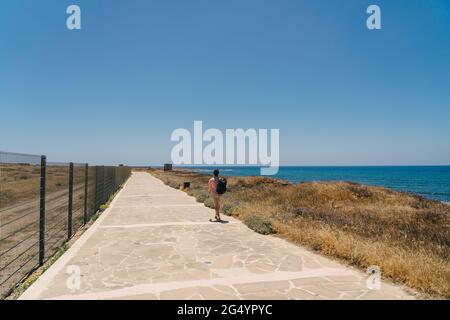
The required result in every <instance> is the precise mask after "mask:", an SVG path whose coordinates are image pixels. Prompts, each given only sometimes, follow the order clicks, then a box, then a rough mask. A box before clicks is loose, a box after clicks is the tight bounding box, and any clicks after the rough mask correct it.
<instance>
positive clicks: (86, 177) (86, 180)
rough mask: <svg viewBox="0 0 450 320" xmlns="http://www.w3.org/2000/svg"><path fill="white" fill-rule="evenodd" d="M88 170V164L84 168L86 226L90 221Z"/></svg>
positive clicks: (84, 219)
mask: <svg viewBox="0 0 450 320" xmlns="http://www.w3.org/2000/svg"><path fill="white" fill-rule="evenodd" d="M88 170H89V165H88V164H87V163H86V164H85V166H84V216H83V221H84V224H86V223H87V220H88V207H87V198H88V182H89V181H88Z"/></svg>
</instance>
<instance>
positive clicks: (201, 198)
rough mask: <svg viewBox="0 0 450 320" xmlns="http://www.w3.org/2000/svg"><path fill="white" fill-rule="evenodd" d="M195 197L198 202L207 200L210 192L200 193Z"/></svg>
mask: <svg viewBox="0 0 450 320" xmlns="http://www.w3.org/2000/svg"><path fill="white" fill-rule="evenodd" d="M195 199H196V200H197V202H205V200H206V199H208V194H206V193H198V194H197V195H196V196H195Z"/></svg>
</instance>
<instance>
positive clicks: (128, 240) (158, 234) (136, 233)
mask: <svg viewBox="0 0 450 320" xmlns="http://www.w3.org/2000/svg"><path fill="white" fill-rule="evenodd" d="M212 216H213V210H211V209H208V208H206V207H204V206H203V205H202V204H198V203H196V202H195V200H194V199H193V198H192V197H189V196H187V195H186V194H185V193H183V192H181V191H179V190H175V189H172V188H170V187H168V186H166V185H164V184H163V183H162V182H161V181H160V180H158V179H156V178H154V177H153V176H151V175H149V174H147V173H143V172H141V173H133V175H132V176H131V178H130V179H129V180H128V182H127V183H126V185H125V187H124V188H123V189H122V190H121V191H120V193H119V194H118V195H117V196H116V198H115V199H114V200H113V202H112V204H111V206H110V207H109V209H107V210H106V211H105V212H104V213H103V214H102V215H101V216H100V218H99V219H98V220H97V221H96V222H95V223H94V225H93V226H92V227H91V228H89V230H87V231H86V232H85V233H84V234H83V235H82V236H81V237H80V239H79V240H77V241H76V242H75V243H74V244H73V246H72V247H71V248H70V249H69V250H68V251H67V252H66V253H65V254H64V255H63V256H62V257H61V258H60V259H58V261H57V262H56V263H54V264H53V265H52V266H51V267H50V268H49V269H48V270H47V271H46V272H45V273H44V274H43V275H42V276H41V277H40V278H39V280H38V281H36V282H35V283H34V284H33V285H32V286H31V287H30V288H29V289H28V290H27V291H26V292H25V293H24V294H23V295H22V296H21V297H20V299H410V298H413V296H411V295H410V293H407V292H405V291H404V290H402V289H401V288H399V287H396V286H393V285H390V284H388V283H384V282H383V283H382V285H381V289H380V290H369V289H368V288H367V285H366V275H365V274H364V273H362V272H359V271H357V270H354V269H351V268H348V267H346V266H344V265H341V264H339V263H337V262H334V261H332V260H330V259H328V258H325V257H322V256H320V255H317V254H314V253H311V252H309V251H307V250H305V249H303V248H301V247H298V246H296V245H294V244H291V243H288V242H287V241H284V240H282V239H279V238H277V237H274V236H263V235H259V234H257V233H255V232H253V231H251V230H250V229H248V228H247V227H246V226H245V225H243V224H242V223H240V222H239V221H238V220H236V219H233V218H229V217H226V220H229V223H228V224H217V223H210V222H208V219H209V218H211V217H212ZM78 270H79V271H80V276H81V277H80V278H79V279H80V282H79V284H80V285H79V288H78V286H77V282H76V281H74V279H75V280H76V275H77V271H78ZM70 272H72V273H70ZM68 284H69V286H68ZM69 288H71V289H69Z"/></svg>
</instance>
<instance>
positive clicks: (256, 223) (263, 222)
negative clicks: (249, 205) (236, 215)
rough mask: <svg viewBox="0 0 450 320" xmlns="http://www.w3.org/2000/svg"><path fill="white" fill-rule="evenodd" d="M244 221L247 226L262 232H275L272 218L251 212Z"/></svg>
mask: <svg viewBox="0 0 450 320" xmlns="http://www.w3.org/2000/svg"><path fill="white" fill-rule="evenodd" d="M244 223H245V224H246V225H247V227H249V228H250V229H252V230H253V231H256V232H258V233H260V234H265V235H267V234H272V233H275V230H274V228H273V225H272V222H271V221H270V219H269V218H267V217H265V216H262V215H257V214H250V215H248V216H246V217H245V218H244Z"/></svg>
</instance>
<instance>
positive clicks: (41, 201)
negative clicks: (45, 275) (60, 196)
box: [39, 156, 47, 266]
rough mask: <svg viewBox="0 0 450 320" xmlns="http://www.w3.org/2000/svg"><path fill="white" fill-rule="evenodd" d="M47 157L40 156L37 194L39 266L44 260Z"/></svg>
mask: <svg viewBox="0 0 450 320" xmlns="http://www.w3.org/2000/svg"><path fill="white" fill-rule="evenodd" d="M46 167H47V157H46V156H41V177H40V194H39V266H42V265H43V264H44V259H45V178H46V173H45V171H46Z"/></svg>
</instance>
